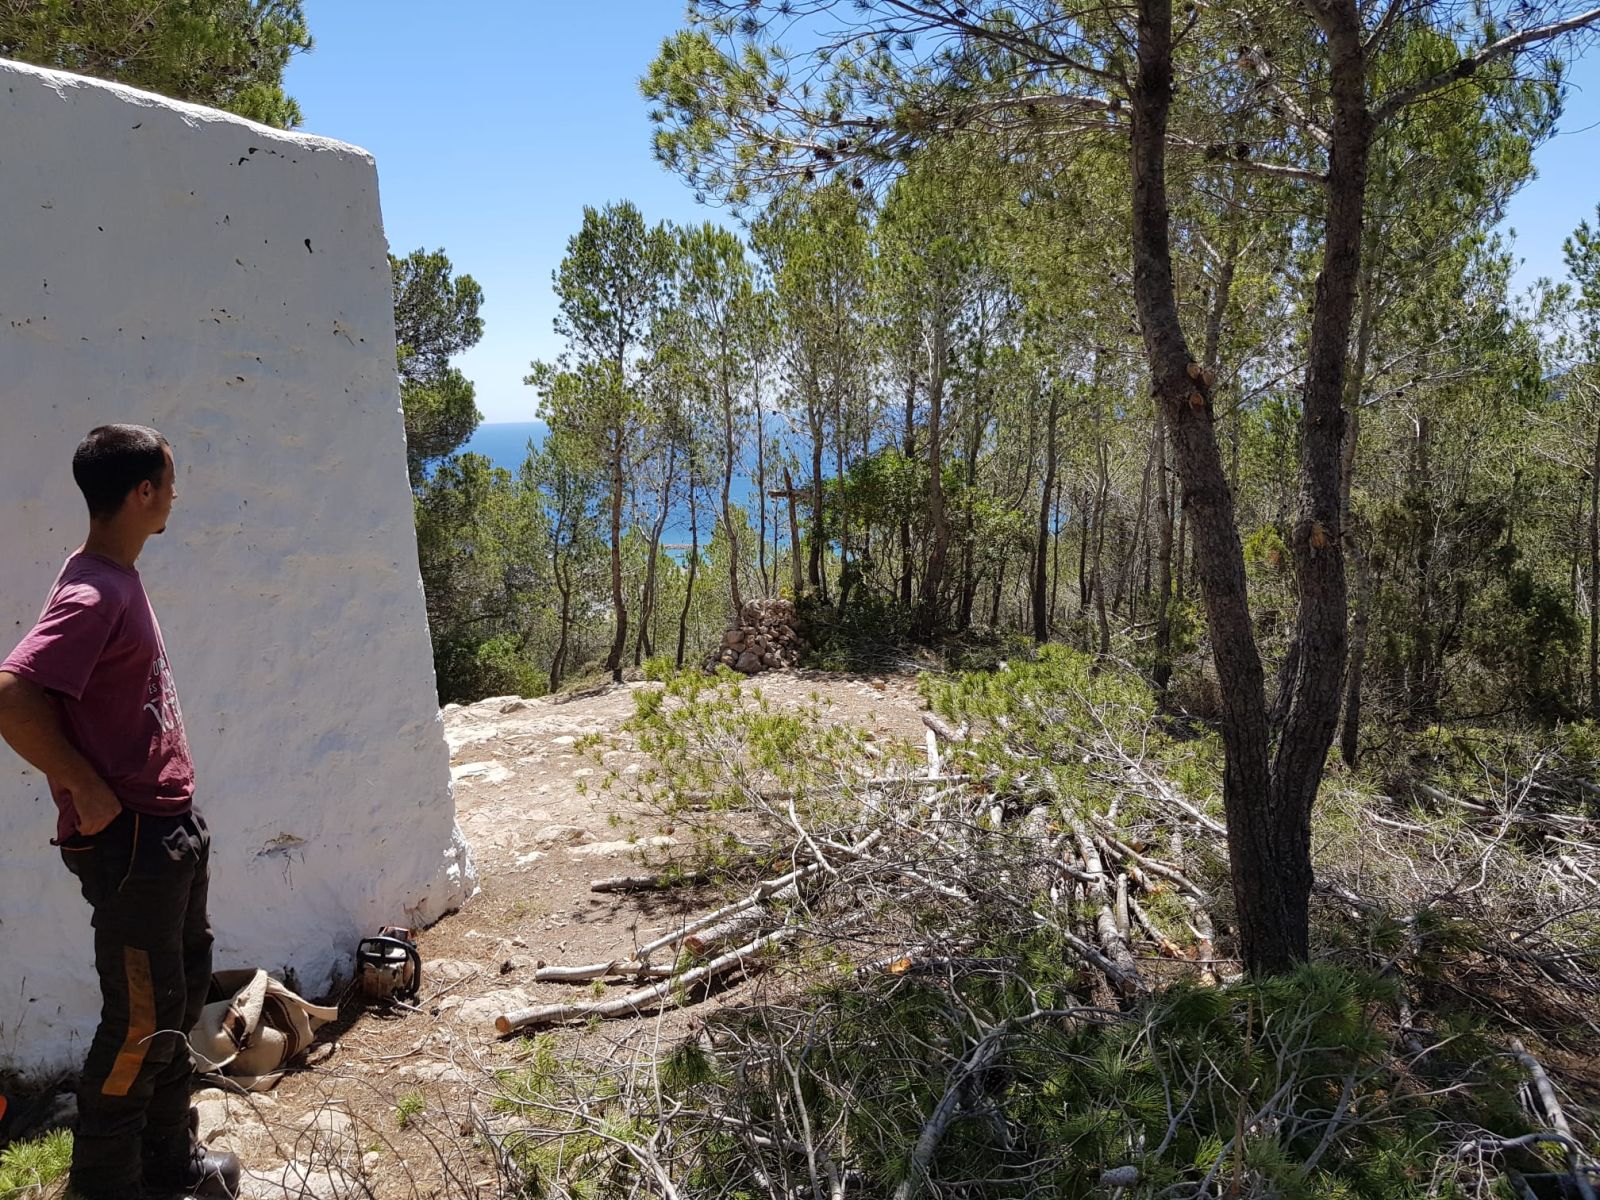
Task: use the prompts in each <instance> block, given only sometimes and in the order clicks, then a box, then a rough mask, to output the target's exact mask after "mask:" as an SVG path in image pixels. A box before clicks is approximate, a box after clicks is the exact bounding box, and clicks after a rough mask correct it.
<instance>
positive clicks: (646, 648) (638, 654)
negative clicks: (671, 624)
mask: <svg viewBox="0 0 1600 1200" xmlns="http://www.w3.org/2000/svg"><path fill="white" fill-rule="evenodd" d="M675 458H676V451H675V448H674V447H672V446H670V445H669V446H668V447H667V478H666V482H664V483H663V484H662V485H661V503H660V505H659V506H658V507H657V509H656V519H655V523H654V524H653V525H651V527H650V559H649V561H648V562H646V563H645V568H644V595H643V596H641V597H640V600H639V631H638V633H636V634H635V635H634V638H633V665H634V666H636V667H637V666H638V665H639V664H640V663H641V662H642V661H643V656H644V655H646V654H654V653H655V646H654V644H653V643H652V641H651V637H650V623H651V621H652V620H654V618H655V611H656V559H657V557H659V555H660V553H661V533H662V531H663V530H664V529H665V528H666V527H667V510H668V509H669V507H670V506H671V500H672V479H673V474H674V467H675V465H676V463H675Z"/></svg>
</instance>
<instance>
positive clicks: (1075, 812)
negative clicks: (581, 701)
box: [493, 646, 1600, 1200]
mask: <svg viewBox="0 0 1600 1200" xmlns="http://www.w3.org/2000/svg"><path fill="white" fill-rule="evenodd" d="M922 690H923V693H924V696H925V698H926V700H927V701H928V704H929V707H930V710H931V711H930V713H929V714H928V718H927V725H928V735H927V745H926V746H925V747H906V746H895V745H886V744H879V743H878V742H876V741H875V740H873V739H872V738H871V737H869V736H867V735H864V734H862V733H859V732H856V731H853V730H849V729H845V728H841V727H840V726H838V725H837V724H830V723H829V722H828V720H827V719H826V717H827V714H826V711H825V709H824V707H823V705H822V704H821V703H820V702H818V703H816V704H814V705H812V706H811V707H809V708H805V709H802V710H800V711H795V710H794V709H792V708H788V709H783V710H779V709H778V708H776V707H774V706H771V705H769V704H768V703H766V702H765V701H764V700H763V699H762V698H761V696H760V691H759V688H758V687H753V686H752V685H751V684H750V683H749V682H748V681H743V680H737V679H735V678H734V677H731V676H729V675H723V676H719V677H709V676H706V675H704V674H701V673H683V674H678V675H675V676H673V677H671V678H670V679H669V680H668V681H667V683H666V686H665V688H664V689H662V690H652V691H644V692H641V693H640V694H639V696H638V699H637V702H638V711H637V714H636V716H635V717H634V719H633V721H632V730H631V732H632V733H633V734H634V735H635V736H637V737H638V739H639V742H640V745H641V747H642V748H643V749H645V750H646V751H647V752H648V753H649V754H650V756H651V757H652V759H653V761H654V763H655V764H656V765H655V767H654V768H653V769H652V770H651V771H649V772H647V773H645V774H644V775H642V776H635V777H632V778H630V779H627V780H624V779H622V778H620V777H617V778H613V779H612V780H610V781H608V784H607V785H606V786H618V787H620V786H628V787H631V788H636V789H637V790H638V791H639V792H640V793H641V798H643V799H645V800H646V801H647V802H648V804H649V806H650V809H651V811H652V812H653V813H654V814H655V815H656V818H657V819H658V820H659V822H660V823H661V825H662V826H667V825H670V826H672V827H673V828H674V829H675V830H676V831H677V835H678V837H679V839H680V841H682V840H689V841H691V842H692V844H693V845H694V847H695V851H696V858H695V859H693V860H692V861H689V862H684V861H682V860H679V861H677V862H675V863H674V864H672V865H670V866H668V867H667V868H666V870H665V871H664V873H663V876H662V878H661V880H660V882H661V883H662V884H664V885H667V886H670V885H671V884H672V882H673V880H674V879H675V878H679V877H681V878H684V879H695V880H705V879H707V878H711V879H715V880H718V881H720V883H721V884H723V885H724V891H725V897H726V904H725V905H723V906H722V907H720V908H718V909H717V910H716V911H715V912H713V913H710V914H708V915H707V917H706V918H703V919H702V920H700V921H698V922H690V923H689V926H687V927H686V929H685V931H683V932H682V934H681V936H679V937H677V938H669V939H664V944H663V945H659V946H652V947H645V948H643V952H642V953H640V954H638V955H636V958H637V959H638V961H636V962H634V963H630V964H628V966H627V968H624V969H625V970H632V971H634V972H636V974H635V976H634V978H633V979H632V980H626V981H618V982H629V983H631V984H637V983H638V982H639V981H641V980H643V979H644V978H646V977H647V972H648V971H649V970H651V969H653V970H654V973H655V976H656V977H662V976H664V977H665V978H666V979H668V980H676V981H678V982H676V983H668V984H667V985H666V986H659V985H658V989H657V1000H656V1001H653V1002H651V1003H650V1005H649V1007H654V1006H655V1004H656V1003H659V1004H660V1005H664V1006H673V1005H678V1004H690V1003H693V1002H694V1001H695V1000H697V999H699V998H700V997H701V996H703V994H704V992H705V989H707V988H710V987H714V986H716V980H717V979H718V978H719V977H720V976H721V975H722V974H723V973H724V972H725V971H727V970H728V969H730V968H737V969H742V970H744V971H745V972H747V973H748V974H750V975H751V976H752V977H753V978H754V981H755V987H754V991H753V999H752V1000H751V1001H750V1002H749V1003H745V1004H740V1005H736V1006H733V1005H730V1006H718V1007H716V1008H715V1009H714V1011H712V1010H711V1006H707V1011H712V1015H707V1016H704V1017H703V1018H699V1019H697V1020H696V1021H695V1022H694V1025H693V1029H692V1032H691V1034H690V1035H689V1036H688V1037H686V1038H683V1039H680V1040H678V1041H677V1042H676V1043H675V1044H664V1045H661V1046H659V1047H657V1049H656V1051H655V1052H653V1053H651V1054H648V1055H644V1056H642V1057H641V1056H632V1057H629V1056H618V1055H616V1054H615V1053H613V1054H611V1055H610V1056H609V1057H607V1058H604V1059H602V1058H598V1057H589V1056H584V1055H581V1054H580V1055H578V1056H572V1055H569V1054H568V1053H567V1052H566V1051H565V1050H562V1049H560V1048H559V1047H560V1045H561V1044H560V1043H559V1042H558V1041H557V1040H556V1039H555V1037H554V1035H552V1034H551V1033H549V1032H537V1033H530V1034H529V1040H528V1041H527V1044H526V1046H525V1050H526V1055H527V1058H526V1061H527V1062H528V1064H529V1065H528V1067H527V1068H526V1069H525V1070H523V1071H520V1072H517V1073H512V1074H507V1075H503V1076H501V1077H500V1079H499V1081H498V1088H497V1090H498V1100H497V1102H496V1108H497V1110H498V1113H497V1118H496V1122H495V1129H496V1131H497V1132H495V1133H494V1135H493V1136H494V1137H495V1138H496V1139H497V1148H498V1149H499V1151H500V1153H501V1157H502V1161H505V1162H508V1163H512V1164H515V1167H516V1170H517V1171H518V1172H519V1174H520V1176H521V1179H522V1183H521V1184H520V1186H521V1187H522V1188H523V1189H524V1192H525V1194H528V1195H543V1196H560V1197H566V1196H572V1197H579V1196H596V1197H598V1196H613V1195H658V1196H675V1197H689V1196H694V1197H780V1196H781V1197H796V1196H806V1197H816V1198H819V1200H820V1198H829V1200H831V1198H834V1197H843V1196H848V1195H855V1196H873V1197H876V1196H884V1197H891V1196H892V1197H894V1198H895V1200H909V1198H910V1197H914V1196H944V1197H972V1198H978V1197H1001V1196H1024V1195H1059V1196H1089V1195H1106V1196H1114V1197H1121V1196H1126V1197H1134V1196H1150V1197H1178V1196H1224V1195H1226V1196H1262V1197H1265V1196H1283V1197H1299V1196H1304V1197H1312V1196H1317V1197H1322V1196H1352V1197H1355V1196H1360V1197H1399V1196H1433V1195H1445V1196H1463V1197H1466V1196H1474V1197H1475V1196H1491V1195H1493V1196H1502V1195H1504V1196H1517V1197H1527V1196H1539V1197H1545V1196H1568V1195H1571V1196H1584V1197H1587V1196H1593V1195H1594V1194H1595V1189H1596V1188H1597V1187H1600V1167H1597V1166H1596V1165H1595V1164H1596V1159H1595V1152H1596V1149H1597V1141H1596V1135H1597V1128H1600V1125H1597V1121H1596V1113H1597V1111H1600V1109H1597V1102H1600V1070H1597V1069H1596V1067H1595V1066H1594V1064H1595V1062H1596V1061H1600V1055H1597V1051H1600V1025H1597V1024H1596V1021H1595V1013H1596V1005H1595V999H1594V998H1595V994H1596V988H1597V985H1600V912H1597V910H1596V903H1595V901H1596V897H1597V891H1600V888H1597V879H1600V788H1597V787H1596V786H1595V785H1594V783H1593V782H1592V779H1593V774H1594V768H1595V765H1596V761H1597V758H1600V737H1597V734H1596V732H1595V730H1594V729H1593V728H1592V727H1590V726H1587V725H1578V726H1571V727H1566V728H1565V729H1562V730H1558V731H1556V732H1555V733H1551V732H1549V731H1544V732H1543V733H1542V734H1539V735H1536V734H1534V733H1516V732H1507V731H1505V730H1479V729H1462V728H1453V729H1449V730H1443V729H1427V730H1421V731H1418V732H1414V733H1408V732H1402V731H1396V732H1395V733H1394V734H1393V736H1392V738H1391V739H1390V745H1389V748H1388V752H1387V753H1386V754H1375V755H1373V756H1371V757H1370V760H1369V761H1370V763H1371V765H1370V766H1368V767H1367V768H1365V769H1363V770H1362V771H1361V772H1359V773H1357V772H1351V771H1348V770H1344V769H1343V768H1340V767H1337V766H1331V767H1330V770H1329V775H1328V778H1327V781H1326V782H1325V784H1324V787H1323V794H1322V801H1321V803H1320V804H1319V806H1318V808H1317V813H1316V818H1315V820H1316V828H1315V842H1316V859H1317V876H1318V887H1317V894H1316V907H1315V928H1314V939H1315V953H1314V956H1313V961H1312V962H1310V963H1309V964H1307V965H1305V966H1304V967H1302V968H1301V969H1299V970H1298V971H1296V972H1295V973H1293V974H1290V975H1286V976H1282V977H1278V978H1270V979H1260V980H1252V979H1248V978H1246V977H1245V976H1244V975H1243V973H1242V971H1241V969H1240V964H1239V963H1238V961H1237V960H1236V959H1235V957H1234V953H1235V947H1234V940H1233V918H1232V912H1231V907H1230V900H1229V895H1230V884H1229V873H1228V862H1227V854H1226V839H1225V829H1224V826H1223V824H1222V817H1221V808H1222V806H1221V799H1220V792H1221V779H1220V772H1221V761H1222V755H1221V751H1220V748H1219V746H1218V743H1217V741H1216V739H1215V737H1214V736H1213V735H1212V734H1211V733H1210V732H1209V731H1208V730H1207V729H1206V728H1205V726H1204V725H1203V723H1200V722H1196V721H1193V720H1187V719H1184V718H1182V716H1181V715H1178V716H1175V715H1173V714H1171V713H1168V712H1163V711H1162V710H1161V709H1160V707H1159V706H1158V705H1157V703H1156V700H1155V697H1154V696H1153V694H1152V692H1151V690H1150V688H1149V686H1148V684H1147V682H1146V681H1145V680H1144V679H1143V678H1142V677H1141V676H1139V675H1138V674H1136V673H1134V672H1132V671H1131V670H1127V669H1124V668H1121V667H1116V666H1109V665H1106V664H1105V663H1104V662H1103V661H1098V660H1096V659H1095V658H1093V657H1091V656H1088V655H1084V654H1081V653H1078V652H1076V651H1073V650H1070V649H1067V648H1065V647H1060V646H1051V647H1047V648H1045V649H1043V650H1042V651H1041V652H1040V653H1039V654H1038V656H1037V658H1036V659H1035V660H1033V661H1020V660H1013V661H1009V662H1006V663H1004V664H1001V665H1000V666H999V668H998V669H995V670H991V671H974V672H965V673H952V674H944V675H940V674H934V673H929V674H926V675H924V676H923V683H922ZM652 956H654V959H655V961H654V963H652V961H651V959H652ZM708 964H709V965H711V966H712V967H713V968H714V969H712V970H700V971H698V972H696V973H694V974H691V973H690V972H692V971H695V968H696V966H697V965H699V966H700V967H705V966H707V965H708ZM719 964H720V965H719ZM663 965H665V966H666V967H668V968H669V969H668V970H666V971H664V972H663V971H661V970H660V969H659V968H660V967H661V966H663ZM686 981H687V982H686ZM596 990H597V991H599V990H600V989H598V988H597V989H596ZM634 994H635V993H630V995H634ZM644 1007H645V1004H644V1002H643V1001H641V1002H640V1006H639V1007H633V1008H630V1007H629V1006H628V1005H627V1004H622V1005H621V1006H620V1007H619V1005H618V1002H617V1001H615V1000H612V1001H607V1000H605V999H600V998H596V999H594V1000H593V1001H592V1002H578V1003H574V1004H571V1005H563V1006H556V1009H557V1010H559V1011H556V1010H542V1011H541V1012H539V1013H536V1014H529V1015H528V1016H529V1019H528V1020H527V1022H526V1028H527V1029H528V1030H530V1031H531V1030H534V1029H536V1028H537V1027H538V1026H539V1025H542V1024H547V1023H552V1022H557V1021H570V1020H588V1021H590V1022H598V1021H600V1020H602V1019H604V1018H605V1017H607V1016H614V1015H633V1014H634V1013H636V1012H638V1011H642V1010H643V1009H644Z"/></svg>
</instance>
